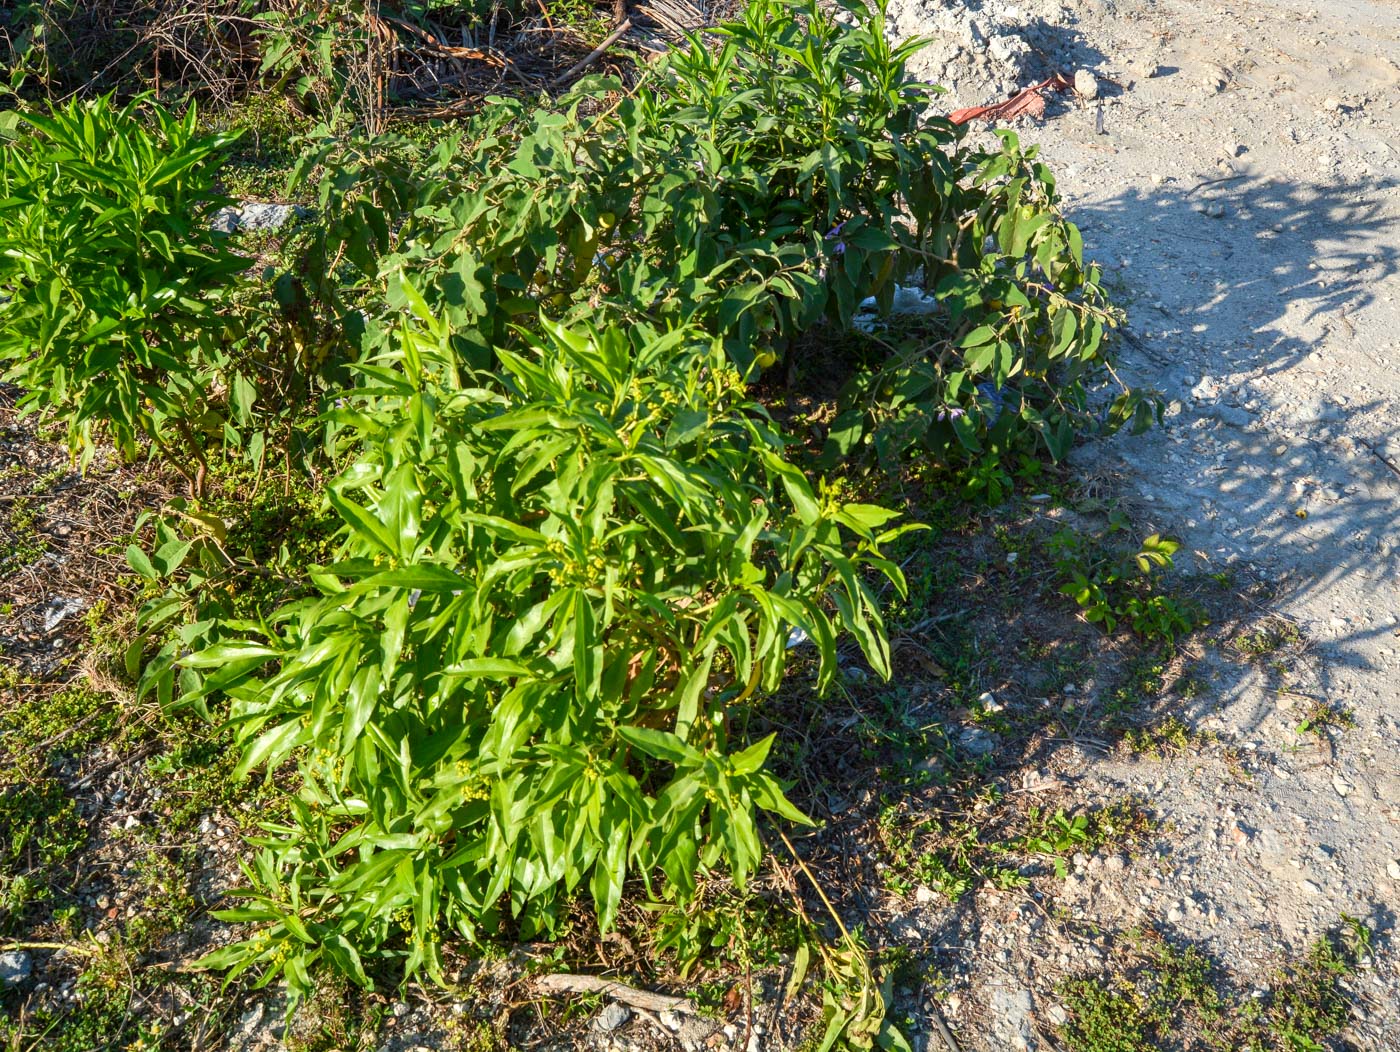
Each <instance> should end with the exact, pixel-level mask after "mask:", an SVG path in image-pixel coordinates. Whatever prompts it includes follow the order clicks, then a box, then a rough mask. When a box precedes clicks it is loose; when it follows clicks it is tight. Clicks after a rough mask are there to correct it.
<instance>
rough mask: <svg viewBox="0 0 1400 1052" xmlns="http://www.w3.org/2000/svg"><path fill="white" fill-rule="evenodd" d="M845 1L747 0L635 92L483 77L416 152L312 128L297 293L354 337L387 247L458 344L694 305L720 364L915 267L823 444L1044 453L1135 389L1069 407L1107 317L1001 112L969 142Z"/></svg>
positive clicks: (955, 453) (755, 358)
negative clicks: (513, 96)
mask: <svg viewBox="0 0 1400 1052" xmlns="http://www.w3.org/2000/svg"><path fill="white" fill-rule="evenodd" d="M861 10H862V12H863V13H864V15H865V18H864V20H862V21H860V22H859V23H858V24H857V25H855V26H846V25H842V24H840V23H838V22H836V21H835V20H833V19H832V18H831V17H830V15H829V14H828V13H827V12H826V11H825V10H824V9H823V8H822V7H820V6H819V5H817V4H815V3H811V2H804V0H755V2H754V3H752V4H750V5H749V7H748V8H747V9H746V11H745V15H744V19H743V21H741V22H737V23H733V24H730V25H726V26H723V27H721V28H720V30H719V32H718V35H719V36H720V38H721V41H722V43H721V45H720V46H719V47H718V48H716V47H713V46H712V45H710V44H709V43H707V42H703V41H700V40H698V39H697V40H696V41H694V42H693V43H692V44H691V46H690V47H689V49H688V50H684V51H682V52H680V53H678V54H675V55H672V56H670V57H669V58H667V59H666V60H664V61H663V62H661V63H660V64H659V68H658V69H657V70H656V71H655V72H654V73H653V74H652V75H651V76H649V77H648V78H647V79H646V80H645V81H644V82H643V83H642V84H641V85H640V86H639V87H638V89H637V90H635V91H632V92H623V91H622V90H621V86H620V85H618V84H615V83H611V82H608V81H603V80H594V81H590V82H587V83H586V84H583V85H581V86H580V87H579V88H578V89H577V90H576V92H575V93H574V94H572V95H571V96H570V97H568V98H566V99H564V100H562V101H561V103H560V106H559V107H558V108H557V109H543V110H540V109H531V108H529V107H527V106H525V105H524V104H522V103H520V102H511V101H508V100H492V103H491V105H490V106H488V107H487V108H486V110H485V112H484V114H483V115H482V116H481V117H480V118H478V119H476V120H475V121H474V122H473V123H471V124H470V125H468V127H467V128H466V129H465V130H464V131H463V132H462V133H460V135H457V136H453V137H450V138H449V139H447V140H445V141H442V142H439V143H438V144H437V145H436V146H435V147H434V149H433V150H432V151H431V152H430V153H427V154H425V153H424V151H422V150H421V149H418V148H416V147H415V145H414V143H413V142H412V141H410V140H407V139H404V138H402V137H396V136H382V137H378V138H376V139H374V140H371V141H367V142H366V141H356V140H349V141H347V140H345V139H343V138H340V137H331V138H327V139H326V140H325V141H324V142H323V143H322V144H321V146H320V147H319V148H318V149H317V150H315V151H313V152H311V153H309V154H308V155H307V157H306V159H305V163H304V165H303V167H302V169H301V171H300V173H299V178H302V179H312V178H315V179H316V180H317V182H316V185H317V187H318V190H319V193H320V197H321V201H322V203H323V206H324V208H325V213H326V217H327V222H326V225H325V227H324V232H323V236H322V239H321V241H320V243H319V244H318V246H317V248H316V252H315V256H314V259H315V260H316V262H317V263H321V264H325V266H321V267H318V266H315V265H313V266H311V267H310V268H309V269H311V270H321V271H323V272H325V273H326V274H327V286H326V287H325V288H323V289H322V290H321V293H322V296H323V298H324V299H325V300H326V301H327V302H332V303H337V304H338V307H337V309H338V310H340V311H341V312H345V311H346V310H347V309H348V308H350V307H353V308H355V309H357V310H359V311H361V312H362V315H356V317H357V319H358V318H359V317H361V316H363V318H364V319H365V325H366V328H365V332H364V334H363V338H364V340H365V343H366V345H367V346H368V347H371V348H372V347H377V346H383V344H384V341H385V339H386V338H387V336H386V334H387V333H388V332H389V330H390V328H391V327H392V326H391V325H386V324H385V321H384V319H385V317H386V315H385V313H384V312H383V310H382V309H381V308H379V307H377V304H379V303H384V304H387V305H388V306H389V308H390V309H391V311H397V310H400V309H402V307H403V301H402V298H401V297H400V296H398V295H397V293H396V290H395V281H396V275H397V274H399V273H402V272H405V271H407V272H410V273H413V274H415V275H416V276H417V280H418V282H419V285H420V287H421V289H422V291H423V294H424V296H425V297H426V298H427V300H428V301H429V303H431V304H432V306H433V308H434V309H435V310H437V311H440V312H441V313H442V314H443V316H444V317H446V318H448V319H450V320H451V321H452V323H453V326H454V329H455V331H456V336H455V339H456V341H457V343H458V348H459V352H460V353H461V354H462V355H463V357H464V358H467V359H468V360H471V361H472V362H473V363H474V364H477V365H486V364H489V361H490V358H491V354H492V349H493V348H494V347H497V346H501V345H507V344H508V343H509V341H510V340H511V339H512V338H513V336H512V333H513V332H514V326H515V325H516V323H517V321H518V320H524V321H526V323H527V324H528V319H529V318H530V317H533V316H534V315H535V314H536V312H538V311H541V310H543V311H544V312H545V313H546V314H548V315H550V316H552V317H555V318H559V319H561V320H565V321H570V322H571V321H575V320H580V319H583V318H598V317H600V316H601V317H615V318H618V319H620V320H629V321H630V320H650V321H652V322H653V323H654V322H657V321H660V320H663V319H664V320H666V321H668V322H670V323H673V324H697V325H701V326H703V327H705V328H706V329H708V330H709V331H711V332H713V333H715V334H716V335H718V336H720V337H721V338H722V339H723V340H724V342H725V346H726V348H727V349H728V350H729V352H730V354H731V357H732V358H733V359H734V361H735V362H736V364H737V365H738V366H739V367H740V369H741V370H748V369H749V368H750V367H752V366H753V365H754V364H757V365H759V366H761V367H766V366H769V365H772V364H773V363H774V362H775V361H776V359H777V358H778V357H780V356H781V355H783V354H792V353H796V352H795V351H793V350H792V347H793V340H794V338H795V337H796V336H797V335H799V334H800V333H802V332H804V331H806V330H808V329H811V328H813V327H814V326H819V325H830V326H834V327H836V328H838V329H850V328H851V326H852V324H853V322H854V320H855V318H856V315H857V313H858V312H859V310H860V309H861V306H862V304H863V303H865V302H866V301H868V300H869V301H872V302H873V305H874V306H877V307H880V308H888V307H890V306H891V305H892V303H893V301H894V299H895V296H896V292H897V290H898V288H899V285H900V283H916V284H918V285H920V286H922V287H924V288H926V289H928V290H929V295H930V296H931V297H932V298H933V299H934V300H935V301H936V304H937V310H936V311H935V312H934V313H933V314H932V315H931V316H930V317H928V318H927V319H926V321H925V324H923V325H922V326H921V327H920V328H919V329H918V331H917V332H916V333H914V334H913V337H912V338H911V339H909V340H907V341H903V342H902V343H897V344H896V343H888V342H886V343H883V344H881V345H880V346H881V348H882V350H881V354H880V355H877V356H876V361H875V366H874V368H873V369H872V370H871V371H869V372H867V373H862V374H860V375H857V376H855V377H853V378H852V383H851V385H850V389H849V390H848V391H847V392H846V394H845V396H844V397H843V400H842V401H843V406H842V408H843V411H842V412H841V414H840V415H839V417H838V419H837V420H836V422H835V424H834V425H833V427H832V429H831V438H830V445H829V450H828V456H829V458H830V459H831V460H832V461H834V460H835V459H836V458H839V457H846V456H850V455H852V454H853V453H857V452H859V451H860V450H862V449H864V448H866V447H867V446H870V445H873V446H874V447H875V448H876V450H877V451H878V452H879V453H880V454H881V456H882V457H883V458H884V459H885V460H886V461H890V460H892V459H898V458H899V457H900V456H902V455H904V454H905V453H906V452H908V451H909V450H911V449H915V448H917V449H922V450H925V451H932V452H934V453H936V454H938V455H940V456H941V457H943V458H944V459H946V460H949V461H956V460H958V459H964V460H965V459H968V458H971V457H975V456H980V455H982V454H984V453H986V452H990V451H995V450H998V449H1002V450H1005V449H1009V448H1011V447H1012V446H1014V445H1016V444H1017V443H1021V444H1023V445H1024V444H1025V443H1026V442H1027V440H1030V441H1032V442H1039V444H1040V446H1041V449H1042V450H1043V451H1046V452H1049V453H1050V454H1051V455H1052V456H1055V457H1060V456H1063V455H1064V453H1065V452H1066V450H1067V448H1068V445H1069V442H1070V441H1071V439H1072V437H1073V435H1074V434H1075V433H1076V432H1077V431H1082V430H1083V429H1085V428H1087V427H1090V426H1098V425H1099V424H1101V423H1106V424H1107V425H1108V426H1110V427H1114V426H1118V425H1120V424H1121V423H1123V422H1125V421H1126V420H1128V419H1132V418H1135V417H1136V418H1137V419H1138V422H1141V421H1142V420H1143V415H1142V414H1143V413H1144V412H1146V411H1148V409H1150V405H1149V404H1148V403H1144V402H1143V400H1142V399H1141V398H1140V397H1139V396H1137V395H1136V394H1135V393H1131V392H1125V393H1124V395H1123V397H1121V398H1120V399H1119V400H1118V401H1117V402H1116V403H1115V404H1114V406H1113V407H1112V409H1111V411H1110V412H1109V413H1108V414H1107V415H1106V416H1104V417H1102V418H1100V417H1097V416H1095V415H1093V414H1091V413H1090V412H1089V409H1088V395H1087V387H1088V384H1089V383H1090V382H1091V381H1093V380H1094V379H1096V378H1097V377H1099V376H1101V375H1103V372H1104V366H1105V363H1106V356H1105V351H1104V338H1105V334H1106V331H1107V330H1108V329H1109V328H1111V327H1112V326H1113V325H1114V324H1115V323H1116V320H1117V315H1116V313H1115V312H1114V311H1113V310H1112V309H1111V308H1110V307H1109V305H1108V304H1107V303H1106V302H1105V301H1104V297H1103V294H1102V291H1101V290H1100V288H1099V285H1098V273H1097V270H1096V269H1095V268H1094V267H1092V266H1090V265H1088V264H1086V262H1085V261H1084V258H1083V252H1082V245H1081V243H1080V238H1079V234H1078V232H1077V231H1076V230H1075V229H1074V227H1073V225H1072V224H1070V223H1068V222H1066V221H1065V220H1064V218H1063V217H1062V216H1061V214H1060V212H1059V210H1058V205H1057V199H1056V196H1055V186H1054V180H1053V177H1052V176H1051V174H1050V173H1049V171H1048V170H1047V169H1046V168H1045V166H1044V165H1043V164H1041V163H1040V162H1039V161H1038V160H1037V159H1036V157H1035V151H1034V150H1033V149H1032V150H1025V149H1023V148H1022V147H1021V145H1020V143H1019V141H1018V140H1017V139H1016V137H1015V136H1014V135H1013V134H1010V133H1004V134H1003V135H1002V137H1001V140H1000V144H999V147H998V148H996V149H991V150H986V149H981V148H976V147H972V146H969V145H968V144H967V143H966V142H965V141H964V140H963V139H962V137H961V136H962V131H961V130H960V129H958V128H955V127H953V126H952V125H950V124H949V123H948V122H947V121H945V120H943V119H941V118H939V117H937V116H934V115H933V114H932V112H931V106H930V104H931V103H932V101H933V100H934V98H935V91H936V89H933V88H931V87H929V86H926V85H921V84H918V83H916V82H913V81H912V80H911V79H910V78H909V77H908V75H907V73H906V71H905V65H904V64H905V60H906V58H907V57H908V55H909V53H910V52H911V50H912V48H913V47H915V46H916V44H910V45H907V46H904V47H900V48H895V49H892V48H891V47H890V45H889V44H888V42H887V41H886V38H885V34H884V26H883V16H882V13H881V9H880V8H879V7H878V6H876V7H874V8H871V9H868V10H867V9H864V8H861ZM332 263H339V264H340V267H339V270H337V269H336V268H335V267H333V266H330V264H332ZM1144 406H1147V409H1145V408H1144Z"/></svg>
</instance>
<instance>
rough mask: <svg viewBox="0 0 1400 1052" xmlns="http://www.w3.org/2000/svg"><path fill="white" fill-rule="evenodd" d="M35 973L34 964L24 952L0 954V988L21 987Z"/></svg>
mask: <svg viewBox="0 0 1400 1052" xmlns="http://www.w3.org/2000/svg"><path fill="white" fill-rule="evenodd" d="M33 971H34V962H33V960H32V959H31V958H30V956H29V954H27V953H25V952H24V951H23V950H11V951H10V952H9V953H0V986H10V987H14V986H19V985H20V984H21V983H23V982H24V981H25V980H26V979H28V978H29V976H30V973H32V972H33Z"/></svg>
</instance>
